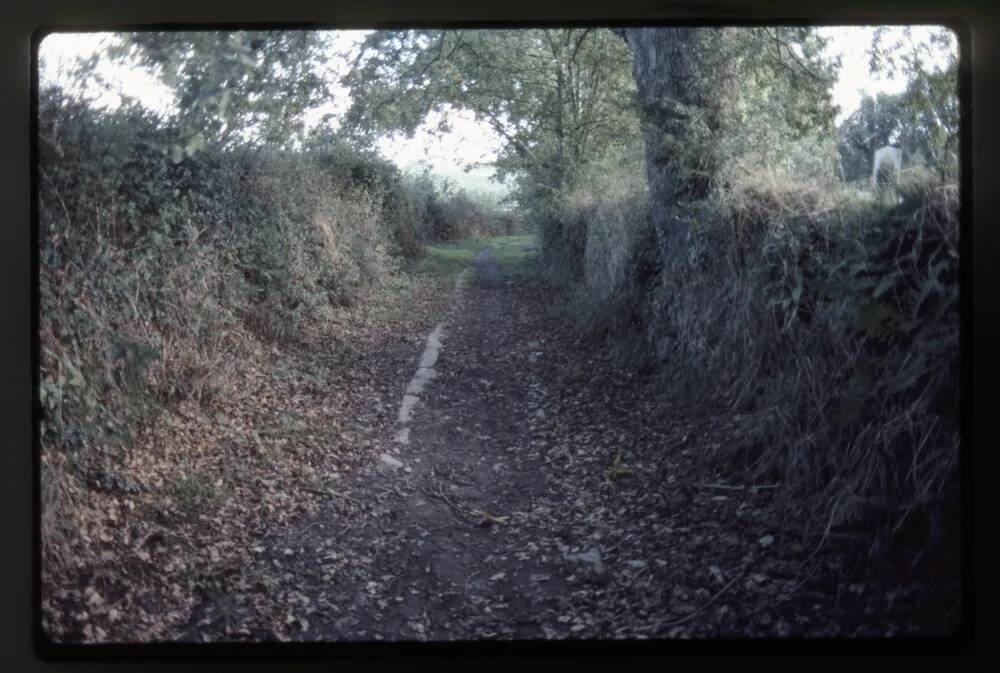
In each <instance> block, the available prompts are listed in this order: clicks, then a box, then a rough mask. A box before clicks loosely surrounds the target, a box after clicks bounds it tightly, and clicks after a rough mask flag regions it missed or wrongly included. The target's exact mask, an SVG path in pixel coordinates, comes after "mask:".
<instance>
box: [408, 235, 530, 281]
mask: <svg viewBox="0 0 1000 673" xmlns="http://www.w3.org/2000/svg"><path fill="white" fill-rule="evenodd" d="M487 247H492V248H493V256H494V257H496V259H497V261H498V263H499V264H500V267H501V268H502V269H503V271H504V273H505V274H506V275H510V276H523V275H529V274H531V273H532V272H533V268H534V263H535V258H536V255H537V251H536V243H535V237H534V236H533V235H531V234H520V235H516V236H495V237H493V238H467V239H465V240H463V241H460V242H458V243H435V244H433V245H425V246H424V255H423V256H422V257H421V258H420V259H419V260H418V261H417V262H416V263H415V264H414V266H413V268H412V273H413V274H414V275H417V276H425V277H432V278H449V277H452V276H454V275H456V274H458V273H459V272H461V271H462V270H463V269H465V268H466V267H468V266H469V265H471V264H472V263H473V261H474V260H475V258H476V255H478V254H479V253H480V252H482V251H483V250H484V249H485V248H487Z"/></svg>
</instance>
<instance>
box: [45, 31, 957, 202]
mask: <svg viewBox="0 0 1000 673" xmlns="http://www.w3.org/2000/svg"><path fill="white" fill-rule="evenodd" d="M932 30H934V28H933V27H930V26H916V27H913V28H911V39H912V41H913V42H914V43H919V42H927V40H928V38H929V36H930V33H931V31H932ZM367 32H368V31H361V30H351V31H330V32H329V40H330V50H331V54H334V55H336V56H335V57H334V58H331V59H330V64H329V71H328V72H329V77H330V79H331V80H334V79H336V78H337V75H338V73H339V72H340V71H341V70H342V68H343V67H344V63H345V58H344V57H348V56H349V55H350V54H352V52H354V50H355V49H356V46H357V44H358V43H359V42H360V41H361V40H362V39H363V38H364V36H365V35H366V34H367ZM820 32H821V34H822V35H823V36H824V37H828V38H831V40H830V43H829V45H828V47H827V49H828V55H829V56H831V57H836V56H839V57H840V58H841V68H840V73H839V78H838V80H837V82H836V84H835V85H834V87H833V91H832V94H833V101H834V103H835V104H836V105H837V106H839V108H840V110H839V113H838V115H837V123H840V122H841V121H843V119H845V118H846V117H847V116H848V115H850V113H851V112H853V111H854V110H855V109H856V108H857V106H858V104H859V103H860V101H861V98H862V92H864V91H867V92H869V93H877V92H885V93H899V92H901V91H902V90H903V89H904V88H905V86H906V82H905V80H904V79H903V78H902V77H895V78H893V77H888V76H875V75H872V74H871V72H870V71H869V55H868V53H867V51H868V49H869V48H870V47H871V44H872V36H873V33H874V28H872V27H868V26H837V27H825V28H822V29H820ZM110 37H111V34H110V33H67V34H54V35H50V36H48V37H46V38H45V39H44V41H43V42H42V45H41V47H40V57H41V61H42V72H41V78H42V83H43V85H44V84H46V83H62V84H63V86H67V87H69V86H71V73H72V65H73V62H74V61H75V59H76V58H84V59H86V58H90V57H93V56H95V55H98V54H99V53H100V50H101V49H102V47H103V46H104V45H105V44H106V43H107V41H108V40H109V38H110ZM902 38H904V32H903V28H902V27H893V28H891V29H890V30H889V31H888V33H887V34H886V36H885V38H884V44H886V45H889V44H893V43H895V42H896V41H897V40H899V39H902ZM952 48H953V49H957V45H956V44H954V42H953V44H952ZM944 57H945V55H944V54H941V53H940V52H937V53H936V58H935V61H936V62H935V65H936V66H940V65H942V64H943V63H944ZM95 74H96V77H97V78H99V79H101V80H103V81H104V82H105V83H106V84H107V85H108V86H109V87H110V88H109V89H108V90H106V91H104V92H101V93H98V92H100V81H95V82H93V83H92V84H94V85H96V86H93V87H91V88H90V93H92V94H94V95H95V96H96V100H97V102H98V104H100V105H109V106H114V105H117V104H118V102H119V101H120V97H119V95H120V93H124V94H126V95H129V96H132V97H135V98H137V99H139V100H140V101H141V102H142V103H143V104H144V105H147V106H148V107H150V108H151V109H153V110H159V111H166V110H169V108H170V106H171V100H172V96H171V93H170V90H169V89H168V88H167V87H166V86H165V85H164V84H163V83H162V82H159V81H158V80H157V79H156V78H155V77H153V76H151V75H150V74H148V73H146V72H144V71H142V70H138V69H127V68H123V67H121V66H117V65H115V64H113V63H110V62H108V61H104V62H102V63H99V64H98V67H97V68H96V70H95ZM337 90H338V94H339V95H337V97H336V98H334V99H333V100H332V101H330V103H328V104H327V105H325V106H323V107H321V108H318V109H316V110H313V111H311V113H310V114H309V115H308V116H307V120H306V121H307V124H308V125H313V124H317V123H322V119H323V118H324V116H326V115H331V119H334V120H335V119H336V118H337V117H338V116H339V115H340V114H342V113H343V112H344V110H346V108H347V106H348V100H347V94H346V91H345V90H344V89H341V88H339V87H337ZM441 121H442V119H441V118H440V115H435V114H433V113H432V115H431V116H430V117H429V118H428V120H427V122H426V123H425V124H424V126H423V127H422V128H420V129H419V130H418V131H417V133H416V134H415V135H414V137H413V138H405V137H386V138H383V139H382V140H381V141H380V142H379V148H380V149H381V151H382V152H383V153H384V154H385V155H386V157H388V158H390V159H392V160H393V161H394V162H395V163H396V164H397V165H399V166H400V167H401V168H403V169H407V168H415V167H417V166H418V165H420V164H425V165H427V166H429V167H430V168H431V170H432V171H433V172H434V173H436V174H438V175H440V176H442V177H447V178H449V179H451V180H453V181H454V182H456V183H458V184H460V185H462V186H464V187H471V188H473V189H479V190H494V191H499V187H498V186H497V185H495V184H492V183H490V182H489V181H488V178H489V176H490V175H491V174H492V169H490V168H488V167H482V168H479V169H476V170H474V171H472V172H471V173H466V172H465V171H464V170H463V169H464V168H465V166H466V165H468V164H476V163H487V162H490V161H491V160H492V159H493V158H494V157H495V156H496V153H497V151H498V149H499V148H500V139H499V138H498V136H497V135H496V133H495V132H494V131H493V130H492V129H491V128H490V127H489V126H488V125H487V124H485V123H481V122H477V121H476V120H475V118H474V117H473V115H472V114H471V113H467V112H464V111H460V112H458V113H452V114H451V115H449V119H448V121H449V125H450V128H449V129H448V130H447V131H446V132H444V133H435V132H434V129H435V128H436V127H437V126H438V124H439V123H440V122H441ZM334 123H336V122H334Z"/></svg>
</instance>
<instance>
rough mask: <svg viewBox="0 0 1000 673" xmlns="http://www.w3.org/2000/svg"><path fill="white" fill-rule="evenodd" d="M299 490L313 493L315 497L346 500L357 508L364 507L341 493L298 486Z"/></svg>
mask: <svg viewBox="0 0 1000 673" xmlns="http://www.w3.org/2000/svg"><path fill="white" fill-rule="evenodd" d="M299 488H301V490H303V491H305V492H306V493H315V494H316V495H323V496H326V497H328V498H341V499H343V500H347V501H348V502H353V503H354V504H355V505H357V506H358V507H364V505H362V504H361V503H360V502H359V501H358V500H355V499H354V498H352V497H351V496H349V495H344V494H343V493H333V492H332V491H323V490H321V489H318V488H309V487H307V486H300V487H299Z"/></svg>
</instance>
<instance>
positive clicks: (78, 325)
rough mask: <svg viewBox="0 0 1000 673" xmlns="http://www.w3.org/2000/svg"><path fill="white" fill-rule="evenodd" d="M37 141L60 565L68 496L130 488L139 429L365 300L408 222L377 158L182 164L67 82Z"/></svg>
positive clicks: (244, 158) (50, 99) (49, 462)
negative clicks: (257, 355) (256, 352)
mask: <svg viewBox="0 0 1000 673" xmlns="http://www.w3.org/2000/svg"><path fill="white" fill-rule="evenodd" d="M39 136H40V138H41V143H40V151H39V169H40V182H39V198H40V201H39V206H40V207H39V263H40V264H39V267H40V278H39V281H40V316H41V319H40V339H41V372H40V380H41V385H40V390H39V393H40V402H41V405H42V408H43V410H44V417H43V426H42V432H41V445H42V450H43V463H42V472H43V475H42V485H43V493H42V497H43V503H44V505H45V506H44V507H43V509H42V512H43V525H44V526H45V528H46V534H45V536H44V539H45V540H46V543H47V545H48V547H47V550H46V554H47V559H48V560H49V561H51V562H57V561H58V560H59V558H60V556H59V552H58V545H59V540H61V539H63V538H62V535H61V534H60V531H59V527H60V526H66V525H72V523H71V522H72V521H73V518H72V517H70V516H66V512H67V511H68V510H67V508H66V507H64V506H62V505H66V504H67V503H69V502H71V501H72V500H73V499H74V498H77V499H78V498H80V497H82V495H81V494H82V493H83V492H84V491H83V490H81V489H82V488H83V487H84V486H88V487H91V488H115V489H120V488H125V489H129V488H134V486H135V485H134V484H131V483H130V482H129V480H128V479H127V477H126V476H125V472H123V471H122V470H120V469H119V467H120V465H121V461H122V460H123V458H124V457H125V454H126V452H127V450H128V447H130V446H131V445H132V444H133V442H132V438H133V437H134V435H135V433H136V432H137V431H139V430H140V429H141V428H142V427H144V425H145V424H147V423H148V422H150V421H151V420H152V419H153V418H155V417H156V415H157V414H158V413H160V412H161V411H162V410H164V409H170V408H171V407H172V406H173V405H175V404H176V403H178V402H179V401H181V400H194V401H196V402H197V403H198V404H199V405H204V406H209V407H210V406H211V405H212V403H213V400H214V399H216V398H218V397H220V396H225V395H226V393H227V390H228V389H229V386H230V385H231V384H232V380H233V374H234V368H235V367H236V366H237V365H236V363H238V362H240V361H241V360H242V359H243V358H241V354H245V353H246V352H247V349H248V348H251V346H252V344H254V343H255V342H261V341H263V342H268V341H277V342H281V343H294V342H297V341H300V340H302V339H307V338H309V337H310V335H312V334H316V333H317V330H320V329H322V327H323V325H324V318H325V317H327V316H328V315H329V314H330V312H331V311H332V310H334V309H335V308H336V307H338V306H344V305H350V304H352V303H354V302H357V301H362V300H363V299H364V297H365V293H366V292H367V291H368V289H369V288H371V287H373V286H375V285H377V284H378V283H379V281H380V280H381V279H382V278H384V277H385V276H386V275H387V274H388V273H389V272H390V271H391V270H392V268H393V267H394V266H396V265H397V261H396V257H394V256H393V254H392V253H396V254H397V255H398V254H400V253H402V252H404V251H403V250H402V249H401V246H400V245H399V244H398V241H397V240H396V239H397V237H398V229H399V226H400V223H401V222H403V223H405V222H406V219H405V214H403V215H400V214H399V212H398V211H399V210H401V208H398V207H397V206H396V204H394V203H393V200H392V196H393V194H392V191H391V190H392V187H393V183H392V181H391V178H392V173H391V171H389V170H387V168H386V166H385V165H384V163H378V162H376V161H374V160H373V159H371V158H370V157H363V156H359V157H355V159H354V164H353V166H352V168H351V170H345V169H344V162H345V161H346V158H345V156H344V155H343V154H341V155H340V156H333V155H331V154H329V153H328V154H323V153H322V152H320V151H315V152H299V153H293V152H290V151H278V150H273V151H266V150H263V149H251V148H248V147H232V148H228V149H223V148H221V147H219V146H214V145H212V144H207V145H204V146H202V147H201V148H200V149H199V151H197V152H196V153H191V154H190V155H189V156H181V157H174V156H171V152H170V151H169V150H168V149H166V148H169V147H171V144H172V141H173V138H172V131H171V130H170V129H169V128H165V127H163V126H162V125H161V124H160V122H159V120H158V119H156V118H155V117H153V116H152V115H150V114H149V113H147V112H145V111H143V109H142V108H138V107H123V108H118V109H116V110H112V111H99V110H95V109H93V108H92V107H91V106H89V105H88V104H87V103H86V102H84V101H79V100H74V99H70V98H67V97H66V96H64V95H63V94H62V93H61V92H59V91H58V90H46V91H43V92H42V95H41V97H40V105H39ZM175 159H176V160H175ZM384 175H388V178H385V179H381V176H384ZM373 176H374V177H373ZM380 180H381V181H380ZM396 188H397V192H398V193H397V194H396V197H397V199H398V200H402V199H403V198H404V197H405V195H403V194H402V192H401V190H400V189H399V184H398V181H397V183H396ZM387 194H388V196H387ZM394 208H396V209H395V210H394ZM70 511H72V510H70Z"/></svg>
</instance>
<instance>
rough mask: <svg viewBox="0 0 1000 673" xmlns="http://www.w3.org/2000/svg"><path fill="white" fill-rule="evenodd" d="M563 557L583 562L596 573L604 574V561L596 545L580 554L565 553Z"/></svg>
mask: <svg viewBox="0 0 1000 673" xmlns="http://www.w3.org/2000/svg"><path fill="white" fill-rule="evenodd" d="M565 558H566V560H567V561H575V562H576V563H581V564H584V565H585V566H587V567H588V568H589V569H590V570H592V571H593V572H595V573H597V574H598V575H602V574H604V562H603V561H602V560H601V552H600V551H599V550H598V549H597V547H591V548H590V549H588V550H587V551H585V552H583V553H580V554H567V555H566V556H565Z"/></svg>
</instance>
